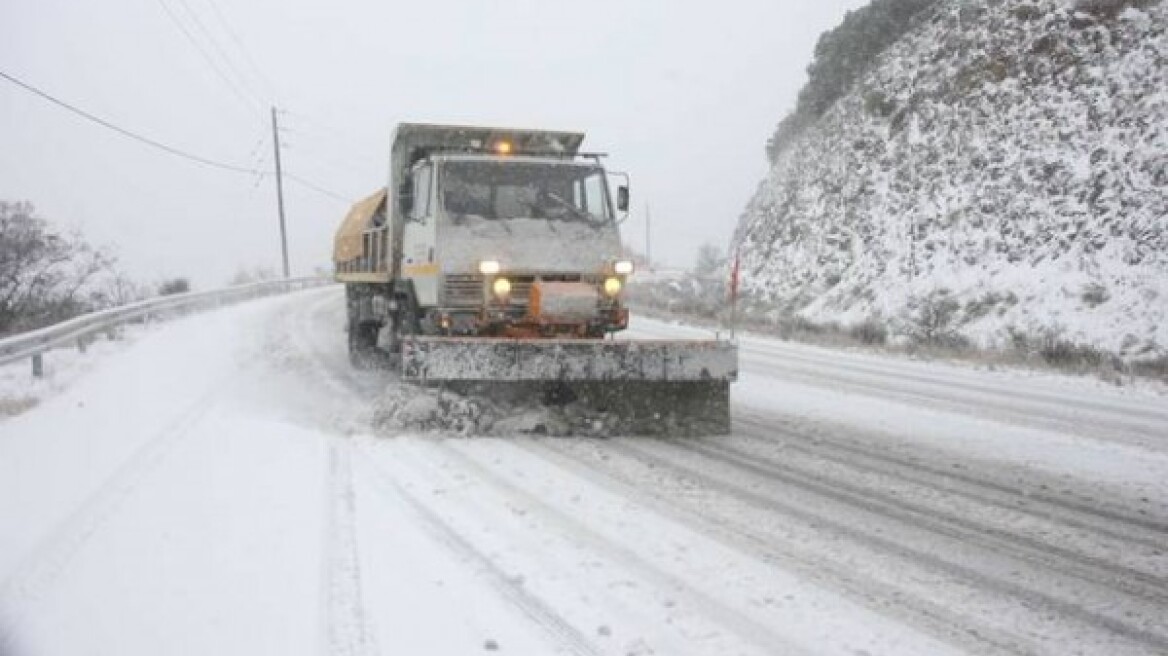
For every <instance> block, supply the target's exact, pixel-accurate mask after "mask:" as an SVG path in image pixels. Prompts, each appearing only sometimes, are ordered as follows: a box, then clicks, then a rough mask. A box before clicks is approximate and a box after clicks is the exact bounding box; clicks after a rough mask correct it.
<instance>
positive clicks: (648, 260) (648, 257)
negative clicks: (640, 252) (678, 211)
mask: <svg viewBox="0 0 1168 656" xmlns="http://www.w3.org/2000/svg"><path fill="white" fill-rule="evenodd" d="M651 220H652V215H650V214H649V203H645V270H646V271H648V270H649V269H651V268H652V267H653V252H652V251H651V250H649V246H650V244H649V224H650V221H651Z"/></svg>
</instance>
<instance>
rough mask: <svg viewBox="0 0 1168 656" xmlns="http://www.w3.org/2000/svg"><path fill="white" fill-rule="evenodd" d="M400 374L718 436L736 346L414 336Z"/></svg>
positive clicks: (663, 429)
mask: <svg viewBox="0 0 1168 656" xmlns="http://www.w3.org/2000/svg"><path fill="white" fill-rule="evenodd" d="M401 372H402V378H403V379H404V380H407V381H411V382H415V383H420V384H442V385H450V384H453V385H454V386H456V387H469V388H474V389H477V390H479V391H486V392H487V393H490V394H508V393H510V394H511V395H514V394H516V390H518V393H519V394H534V393H537V392H538V393H541V394H542V395H543V396H544V397H545V398H549V397H552V398H555V397H561V396H566V397H567V398H568V399H570V400H573V401H575V400H579V401H582V402H583V403H585V404H586V405H587V406H588V407H589V408H590V409H593V410H600V411H603V412H606V413H609V414H611V415H613V416H615V417H618V418H619V428H618V429H617V432H619V433H624V434H670V435H673V434H724V433H728V432H729V430H730V383H731V382H733V381H735V380H737V378H738V346H737V345H736V344H734V343H732V342H726V341H715V340H668V341H639V340H638V341H624V340H620V341H617V340H607V341H606V340H555V339H546V340H545V339H540V340H530V339H529V340H524V339H483V338H474V337H466V338H461V337H418V338H413V339H408V340H405V341H403V342H402V362H401Z"/></svg>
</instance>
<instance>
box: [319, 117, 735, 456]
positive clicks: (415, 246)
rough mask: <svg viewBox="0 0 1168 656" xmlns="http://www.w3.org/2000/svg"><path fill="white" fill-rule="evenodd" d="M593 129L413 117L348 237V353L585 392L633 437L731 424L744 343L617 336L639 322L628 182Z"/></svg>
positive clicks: (540, 388)
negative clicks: (626, 219) (595, 150)
mask: <svg viewBox="0 0 1168 656" xmlns="http://www.w3.org/2000/svg"><path fill="white" fill-rule="evenodd" d="M583 140H584V135H583V134H582V133H576V132H554V131H544V130H528V129H506V128H489V127H464V126H442V125H425V124H401V125H399V126H398V127H397V129H396V130H395V132H394V136H393V146H392V150H391V153H390V162H389V180H388V184H387V186H386V187H385V188H384V189H381V190H380V191H378V192H376V193H374V194H373V195H371V196H369V197H368V198H366V199H364V200H362V201H360V202H358V203H356V204H355V205H354V206H353V207H352V209H351V210H350V211H349V213H348V214H347V216H346V217H345V219H344V221H343V222H342V224H341V226H340V228H339V229H338V230H337V233H336V241H335V248H334V254H333V259H334V264H335V276H336V279H337V280H338V281H339V282H342V283H344V285H345V292H346V308H347V323H348V346H349V354H350V358H351V360H352V362H353V364H354V366H357V367H369V366H374V365H376V364H378V363H387V364H388V366H390V367H392V368H394V369H397V370H398V371H400V376H401V378H402V379H403V380H404V381H408V382H413V383H418V384H423V385H443V386H448V387H457V386H477V387H476V389H486V390H488V391H499V390H500V389H502V388H505V387H508V386H511V387H516V386H520V387H519V389H522V390H524V392H523V393H524V394H529V393H535V392H538V393H540V395H541V397H542V398H545V399H546V400H547V401H548V402H555V401H557V400H560V401H565V400H583V401H585V402H587V403H588V404H589V405H590V406H592V407H593V408H599V409H600V410H601V411H604V412H609V411H611V412H615V413H618V414H619V415H620V416H621V418H622V420H623V421H622V424H621V425H622V426H623V429H624V430H625V431H626V432H629V433H639V432H659V431H660V430H663V429H664V430H676V429H678V428H681V429H685V428H686V427H689V428H696V429H697V430H699V431H700V432H704V433H723V432H728V431H729V424H730V409H729V386H730V383H731V382H732V381H734V380H735V379H736V376H737V369H738V353H737V347H736V345H735V344H733V343H731V342H727V341H723V340H665V341H649V340H634V339H616V338H615V335H616V334H617V333H619V332H620V331H622V330H624V329H625V328H627V327H628V323H629V312H628V309H627V308H626V307H625V305H624V299H623V292H624V288H625V284H626V282H627V281H628V278H629V276H630V275H632V274H633V263H632V262H631V261H630V260H628V259H626V258H624V257H623V256H622V247H621V241H620V234H619V230H618V216H620V215H623V214H624V213H626V212H627V208H628V202H629V195H628V194H629V191H628V186H627V182H626V184H624V185H621V186H619V187H617V188H616V189H615V194H614V193H613V191H614V190H613V188H612V187H610V181H609V177H608V175H607V174H606V171H605V169H604V167H603V165H602V158H603V155H600V154H588V153H582V152H580V145H581V143H582V142H583ZM614 195H615V198H614V197H613V196H614ZM663 427H664V428H663Z"/></svg>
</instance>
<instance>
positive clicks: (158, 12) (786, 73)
mask: <svg viewBox="0 0 1168 656" xmlns="http://www.w3.org/2000/svg"><path fill="white" fill-rule="evenodd" d="M864 4H867V2H866V0H816V1H814V2H812V1H810V0H805V1H804V0H800V1H794V0H770V1H746V0H723V1H722V2H716V3H713V2H711V3H697V2H678V1H676V0H646V1H632V0H622V1H615V0H613V1H610V0H595V1H592V2H560V1H553V0H538V1H537V0H530V1H509V2H503V1H495V2H484V1H479V0H427V1H424V2H411V3H402V2H387V1H385V0H382V1H377V2H367V1H366V2H362V1H358V0H334V1H333V2H308V1H306V0H247V1H246V2H242V1H236V2H231V1H229V0H103V1H101V2H77V1H76V0H36V1H35V2H31V1H26V2H21V1H20V0H0V70H2V71H4V72H7V73H9V74H11V75H14V76H17V77H19V78H22V79H24V80H25V81H26V82H29V83H31V84H33V85H35V86H38V87H40V88H41V89H43V90H45V91H47V92H48V93H50V94H54V95H56V96H58V97H59V98H61V99H63V100H65V101H67V102H71V103H74V104H76V105H78V106H80V107H82V108H84V109H87V110H89V111H91V112H93V113H94V114H97V115H98V116H101V117H103V118H106V119H108V120H110V121H112V122H114V123H116V124H119V125H121V126H123V127H126V128H128V129H131V130H134V131H137V132H141V133H142V134H144V135H146V136H149V137H151V138H154V139H156V140H159V141H162V142H164V143H167V144H170V145H173V146H175V147H177V148H180V149H183V150H187V151H190V152H192V153H195V154H198V155H200V156H203V157H206V158H210V159H214V160H218V161H223V162H227V163H232V164H236V165H240V166H244V167H252V166H256V167H263V168H270V167H271V166H272V145H271V139H270V129H269V123H268V121H269V116H268V113H267V108H268V106H269V105H271V104H276V105H278V106H279V107H280V108H281V109H282V110H284V113H282V114H281V121H282V122H283V124H284V125H283V127H285V128H286V130H285V131H284V133H283V137H282V138H283V139H284V140H286V146H287V148H286V150H285V153H284V164H285V168H286V170H288V171H290V172H292V173H294V174H298V175H299V176H302V177H303V178H305V179H307V180H310V181H312V182H314V183H316V184H317V185H319V186H321V187H323V188H326V189H328V190H330V191H333V192H336V193H337V194H340V195H342V196H344V197H346V198H352V199H356V198H359V197H361V196H363V195H366V194H368V193H370V192H371V191H372V190H374V189H375V188H376V187H378V186H380V185H383V184H384V178H385V176H386V174H387V171H386V168H387V165H386V160H387V154H388V150H389V134H390V131H391V129H392V127H393V125H394V124H395V123H397V122H398V121H421V122H457V123H469V124H484V125H492V124H498V125H507V126H522V127H527V126H530V127H542V128H565V129H579V130H583V131H586V132H587V133H588V135H589V136H588V140H587V141H586V142H585V148H586V149H588V150H599V151H605V152H609V153H611V154H612V157H611V159H610V162H609V165H610V168H613V169H619V170H626V171H628V172H629V173H630V174H631V175H632V178H633V200H634V206H635V208H634V209H635V212H634V214H633V216H632V217H631V218H630V220H629V221H628V222H627V223H626V224H625V225H624V233H625V239H626V241H627V242H628V243H630V244H631V245H633V246H634V247H636V248H638V249H643V248H644V232H645V230H644V223H643V214H644V206H645V203H646V202H648V203H650V204H651V206H652V216H653V254H654V257H655V259H661V260H664V261H665V262H666V263H669V264H673V265H679V266H689V265H690V264H691V263H692V260H693V257H694V252H695V251H696V249H697V247H698V246H699V245H700V244H702V243H703V242H714V243H716V244H718V245H720V246H724V245H725V244H726V243H727V242H728V240H729V237H730V234H731V232H732V231H733V229H734V226H735V223H736V221H737V219H738V216H739V213H740V212H741V210H742V208H743V206H744V205H745V203H746V201H747V200H748V199H749V197H750V195H751V193H752V192H753V191H754V188H755V186H756V185H757V184H758V182H759V180H760V179H761V177H762V176H763V175H764V174H765V171H766V159H765V156H764V154H763V147H764V144H765V142H766V139H767V137H768V136H769V135H770V133H771V130H772V129H773V127H774V125H775V124H776V123H777V122H778V121H779V119H780V118H781V117H782V115H783V114H784V113H785V112H786V111H787V110H788V109H790V108H791V107H792V106H793V104H794V100H795V95H796V93H797V91H798V89H799V88H800V86H801V85H802V84H803V82H804V80H805V73H804V70H805V68H806V66H807V63H808V61H809V59H810V56H811V51H812V47H813V46H814V43H815V40H816V38H817V37H818V35H819V34H820V33H821V32H823V31H824V30H826V29H828V28H830V27H832V26H834V25H836V24H838V22H839V21H840V20H841V19H842V17H843V14H844V12H845V11H847V10H848V9H855V8H858V7H860V6H862V5H864ZM167 9H169V10H170V12H172V13H173V14H174V15H175V16H176V17H177V19H178V21H179V22H180V23H181V25H182V26H183V27H185V29H186V30H187V31H189V32H190V33H191V35H192V36H193V37H194V38H195V39H196V40H197V41H198V42H199V43H200V44H201V47H202V49H203V50H205V51H206V52H207V55H208V56H209V57H210V58H211V59H213V60H215V61H217V62H218V64H217V65H218V69H219V70H220V71H221V73H222V77H226V78H229V79H232V80H234V82H232V84H230V85H229V84H228V83H227V82H225V81H224V80H223V79H222V77H221V76H220V74H217V73H216V70H215V68H213V67H212V66H211V65H210V64H208V63H207V61H206V59H204V58H203V57H202V56H201V55H200V53H199V50H198V49H197V48H196V46H195V45H192V43H191V41H190V40H188V37H187V36H185V35H184V33H183V31H182V28H180V27H179V26H178V25H176V21H175V20H173V19H171V18H170V17H169V16H168V14H167ZM220 16H221V17H222V20H221V19H220ZM204 32H205V33H204ZM207 34H210V35H211V36H212V37H213V38H214V41H211V40H209V39H208V38H207ZM241 44H242V47H241ZM225 59H226V60H229V61H224V60H225ZM257 182H258V184H257ZM0 198H3V199H6V200H28V201H31V202H33V203H34V204H35V205H36V206H37V208H38V210H39V211H40V214H41V215H43V216H45V217H46V218H48V219H50V220H51V221H53V222H54V223H56V224H58V225H61V226H67V227H77V228H80V229H81V230H82V231H83V232H84V234H85V235H86V236H87V237H88V238H89V239H90V241H92V242H95V243H99V244H106V245H110V246H113V247H114V248H115V249H116V251H117V253H118V254H119V258H120V261H121V263H122V265H123V267H124V268H125V269H126V270H127V271H128V272H129V273H131V274H132V275H134V276H135V277H138V278H141V279H143V280H147V281H154V280H158V279H160V278H162V277H164V276H178V275H184V276H190V277H191V278H193V279H194V281H195V282H196V284H197V285H198V286H200V287H209V286H216V285H219V284H222V283H224V282H226V281H227V280H228V279H229V278H230V277H231V276H232V274H233V273H235V272H236V271H237V270H239V269H241V268H243V267H254V266H266V267H270V268H273V269H278V266H279V244H278V231H277V219H276V210H275V190H274V185H273V183H272V180H271V179H270V178H265V179H262V180H258V181H257V180H256V179H255V178H254V177H252V176H248V175H246V174H238V173H231V172H225V171H219V170H215V169H210V168H207V167H204V166H200V165H198V164H193V163H190V162H187V161H184V160H181V159H177V158H174V157H172V156H169V155H166V154H163V153H160V152H157V151H154V150H151V149H149V148H147V147H145V146H143V145H141V144H138V143H135V142H133V141H130V140H128V139H126V138H124V137H121V136H119V135H117V134H114V133H111V132H108V131H106V130H104V129H102V128H99V127H97V126H95V125H93V124H91V123H88V122H86V121H84V120H82V119H80V118H78V117H76V116H74V115H72V114H69V113H67V112H65V111H64V110H61V109H59V108H57V107H55V106H52V105H50V104H48V103H46V102H45V101H44V100H42V99H40V98H37V97H35V96H32V95H30V94H28V93H26V92H24V91H22V90H20V89H18V88H17V87H14V86H13V85H11V84H10V83H8V82H7V81H5V80H2V79H0ZM286 200H287V210H288V231H289V243H290V251H291V259H292V269H293V273H294V274H307V273H310V272H311V271H312V270H313V269H315V268H317V267H325V268H327V267H329V266H330V264H329V259H328V258H329V253H330V249H331V242H332V233H333V230H334V229H335V227H336V224H337V223H338V222H339V221H340V219H341V217H342V215H343V214H344V212H345V210H346V209H347V204H346V203H344V202H342V201H338V200H335V199H333V198H330V197H328V196H325V195H322V194H320V193H317V192H314V191H311V190H309V189H306V188H305V187H303V186H301V185H297V184H292V183H289V184H287V185H286Z"/></svg>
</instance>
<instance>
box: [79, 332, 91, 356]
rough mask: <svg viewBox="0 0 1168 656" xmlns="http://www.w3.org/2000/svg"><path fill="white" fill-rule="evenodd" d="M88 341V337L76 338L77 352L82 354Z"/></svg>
mask: <svg viewBox="0 0 1168 656" xmlns="http://www.w3.org/2000/svg"><path fill="white" fill-rule="evenodd" d="M88 341H89V340H88V337H86V336H85V335H82V336H81V337H78V338H77V350H78V351H80V352H82V353H84V352H85V347H86V346H87V345H88Z"/></svg>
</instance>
